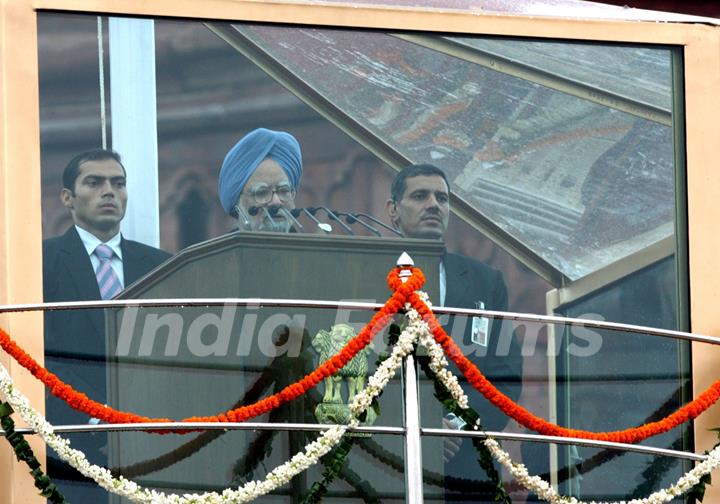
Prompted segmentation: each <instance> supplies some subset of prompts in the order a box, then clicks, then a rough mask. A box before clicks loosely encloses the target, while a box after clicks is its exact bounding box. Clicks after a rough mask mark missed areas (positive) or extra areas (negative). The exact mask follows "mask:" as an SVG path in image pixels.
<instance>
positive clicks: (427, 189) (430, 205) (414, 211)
mask: <svg viewBox="0 0 720 504" xmlns="http://www.w3.org/2000/svg"><path fill="white" fill-rule="evenodd" d="M405 182H406V187H405V192H404V193H403V195H402V197H401V198H400V201H392V200H390V201H388V214H389V215H390V220H391V221H392V223H393V225H395V226H396V227H397V228H398V229H399V230H400V231H401V232H402V234H403V235H404V236H406V237H408V238H429V239H442V237H443V235H444V234H445V230H446V229H447V226H448V216H449V214H450V198H449V192H448V186H447V184H446V183H445V180H443V178H442V177H440V176H439V175H418V176H416V177H410V178H408V179H406V180H405Z"/></svg>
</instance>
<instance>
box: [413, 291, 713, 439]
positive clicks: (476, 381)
mask: <svg viewBox="0 0 720 504" xmlns="http://www.w3.org/2000/svg"><path fill="white" fill-rule="evenodd" d="M410 302H411V304H412V306H413V307H414V308H415V309H416V310H417V311H418V312H419V313H420V315H421V316H422V317H423V318H424V319H425V322H426V323H427V324H428V326H429V327H430V331H431V332H432V334H433V336H434V337H435V340H436V341H437V342H438V343H439V344H440V345H441V346H442V347H443V350H445V353H446V354H447V356H448V357H449V358H450V359H451V360H452V361H453V362H454V363H455V365H457V367H458V369H459V370H460V371H461V372H462V373H463V374H464V375H465V377H466V378H467V379H468V382H469V383H470V384H471V385H472V386H473V387H474V388H475V390H477V391H478V392H480V393H481V394H482V395H483V396H485V398H487V400H488V401H490V402H491V403H492V404H493V405H495V406H496V407H497V408H499V409H500V410H501V411H502V412H503V413H505V414H506V415H508V416H509V417H512V418H513V419H515V420H516V421H517V422H519V423H520V424H522V425H524V426H525V427H527V428H528V429H531V430H533V431H535V432H538V433H540V434H545V435H548V436H564V437H572V438H582V439H594V440H598V441H614V442H617V443H637V442H639V441H642V440H643V439H647V438H649V437H652V436H656V435H658V434H662V433H664V432H667V431H669V430H671V429H673V428H675V427H677V426H678V425H680V424H682V423H684V422H687V421H688V420H692V419H694V418H696V417H697V416H699V415H700V414H701V413H702V412H703V411H705V410H706V409H708V408H709V407H710V406H712V405H713V404H715V403H716V402H717V400H718V399H720V380H717V381H715V383H713V384H712V385H711V386H710V387H709V388H708V389H707V390H705V391H704V392H703V393H702V394H700V395H699V396H698V397H697V398H696V399H695V400H693V401H692V402H689V403H688V404H686V405H685V406H683V407H682V408H680V409H678V410H677V411H675V412H674V413H672V414H670V415H668V416H667V417H665V418H663V419H662V420H658V421H656V422H650V423H647V424H644V425H641V426H639V427H632V428H629V429H625V430H621V431H613V432H591V431H586V430H579V429H568V428H565V427H560V426H559V425H556V424H553V423H551V422H548V421H547V420H544V419H542V418H540V417H538V416H535V415H534V414H532V413H531V412H530V411H528V410H527V409H525V408H523V407H522V406H520V405H519V404H517V403H516V402H514V401H513V400H512V399H510V398H509V397H508V396H506V395H505V394H503V393H502V392H500V391H499V390H498V389H497V388H496V387H495V386H494V385H493V384H492V383H490V381H489V380H488V379H487V378H485V376H484V375H483V374H482V372H481V371H480V370H479V369H478V368H477V366H475V364H473V363H472V362H471V361H470V360H469V359H468V358H467V357H465V356H464V355H463V353H462V351H461V350H460V348H459V347H458V346H457V345H456V344H455V342H454V341H453V340H452V338H450V336H448V334H447V333H446V332H445V330H444V329H443V328H442V326H441V325H440V323H439V322H438V320H437V319H436V318H435V315H434V314H433V312H432V310H430V308H428V306H427V305H426V304H425V303H424V302H423V301H422V299H420V297H419V296H418V295H417V294H416V293H412V294H411V295H410Z"/></svg>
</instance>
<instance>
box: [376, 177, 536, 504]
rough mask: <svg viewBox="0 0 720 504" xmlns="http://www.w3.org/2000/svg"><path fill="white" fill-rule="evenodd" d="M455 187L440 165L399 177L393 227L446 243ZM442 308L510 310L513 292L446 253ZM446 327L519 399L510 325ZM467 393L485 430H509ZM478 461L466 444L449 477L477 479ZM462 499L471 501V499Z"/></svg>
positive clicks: (493, 275) (498, 278) (490, 272)
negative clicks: (508, 296) (452, 188)
mask: <svg viewBox="0 0 720 504" xmlns="http://www.w3.org/2000/svg"><path fill="white" fill-rule="evenodd" d="M449 188H450V185H449V183H448V180H447V177H446V175H445V173H444V172H443V171H442V170H441V169H440V168H438V167H436V166H433V165H429V164H420V165H410V166H407V167H405V168H404V169H403V170H401V171H400V172H399V173H398V174H397V175H396V176H395V179H394V180H393V182H392V185H391V188H390V199H389V200H388V201H387V211H388V215H389V217H390V220H391V222H392V224H393V225H394V226H395V227H396V228H397V229H398V230H399V231H400V232H402V234H403V236H405V237H408V238H425V239H433V240H443V238H444V236H445V231H446V230H447V227H448V219H449V216H450V190H449ZM440 306H448V307H453V308H480V309H487V310H497V311H506V310H507V307H508V298H507V288H506V286H505V281H504V280H503V275H502V273H501V272H499V271H498V270H496V269H494V268H491V267H490V266H488V265H486V264H483V263H482V262H480V261H477V260H475V259H472V258H470V257H465V256H462V255H459V254H453V253H450V252H445V254H444V255H443V258H442V261H441V263H440ZM445 328H446V330H447V332H448V334H450V335H451V336H452V337H453V338H455V339H456V342H457V343H458V345H460V347H461V348H464V349H467V350H469V352H468V355H466V356H467V357H468V358H470V359H471V360H472V361H473V362H474V363H475V364H476V365H477V366H478V368H479V369H480V370H481V371H482V372H483V373H484V374H485V376H487V377H488V379H490V381H492V382H493V383H495V384H496V385H498V388H500V389H501V390H502V391H503V392H504V393H505V394H506V395H508V396H510V397H511V398H512V399H513V400H517V398H518V397H519V395H520V388H521V387H520V384H521V379H522V355H521V353H520V348H519V344H518V342H517V340H516V338H515V337H514V334H513V332H512V328H511V326H510V324H509V323H502V322H501V321H499V320H495V321H489V320H488V319H486V318H482V317H467V318H466V317H454V320H453V319H451V320H450V322H449V323H448V324H446V325H445ZM460 338H462V341H459V339H460ZM465 391H466V393H467V394H468V397H470V400H471V403H470V404H471V406H472V407H473V408H475V409H476V410H477V411H478V413H479V414H480V417H481V421H482V425H483V428H485V429H486V430H502V429H503V428H504V427H505V425H506V424H507V421H508V417H506V416H505V415H504V414H503V413H501V412H499V411H498V410H497V409H495V408H494V407H493V406H491V405H489V404H488V402H487V401H486V400H484V399H479V398H478V395H479V392H477V391H475V390H473V389H472V388H471V387H467V386H466V387H465ZM473 398H478V399H473ZM476 457H477V455H476V454H475V453H474V451H473V450H472V449H471V443H470V442H468V441H466V442H465V443H464V444H463V447H462V448H461V450H460V452H459V453H458V454H457V456H455V457H454V458H453V460H451V461H450V462H449V464H448V465H447V467H446V470H447V473H448V475H452V476H460V477H473V475H475V474H477V470H479V466H478V465H476V464H477V462H476ZM473 468H474V469H473ZM451 480H452V479H451V478H450V479H448V481H451ZM446 490H447V491H446V495H445V498H446V501H448V502H450V501H453V500H454V499H453V492H452V490H453V488H451V487H450V486H449V484H448V487H447V489H446ZM461 497H462V498H463V499H466V498H467V497H468V495H463V496H461ZM478 497H484V496H483V495H479V496H478ZM458 498H459V497H458ZM489 500H490V501H492V498H489Z"/></svg>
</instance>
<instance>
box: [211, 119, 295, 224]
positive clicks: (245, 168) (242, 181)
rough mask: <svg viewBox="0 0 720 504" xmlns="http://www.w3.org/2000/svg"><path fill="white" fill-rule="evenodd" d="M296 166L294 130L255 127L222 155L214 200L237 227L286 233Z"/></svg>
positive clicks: (293, 193) (292, 204)
mask: <svg viewBox="0 0 720 504" xmlns="http://www.w3.org/2000/svg"><path fill="white" fill-rule="evenodd" d="M302 169H303V168H302V154H301V152H300V144H299V143H298V141H297V139H295V137H294V136H292V135H291V134H290V133H286V132H284V131H273V130H269V129H266V128H257V129H255V130H253V131H251V132H250V133H248V134H247V135H245V136H244V137H242V138H241V139H240V140H239V141H238V142H237V143H236V144H235V145H234V146H233V147H232V148H231V149H230V150H229V151H228V153H227V155H226V156H225V160H224V161H223V164H222V167H221V168H220V176H219V178H218V193H219V195H220V203H221V204H222V206H223V208H224V209H225V212H226V213H227V214H228V215H230V216H232V217H235V218H237V219H238V227H239V228H240V229H241V230H247V231H275V232H282V233H287V232H288V231H290V230H291V228H292V218H291V215H290V210H292V209H294V208H295V193H296V192H297V188H298V186H299V185H300V179H301V178H302Z"/></svg>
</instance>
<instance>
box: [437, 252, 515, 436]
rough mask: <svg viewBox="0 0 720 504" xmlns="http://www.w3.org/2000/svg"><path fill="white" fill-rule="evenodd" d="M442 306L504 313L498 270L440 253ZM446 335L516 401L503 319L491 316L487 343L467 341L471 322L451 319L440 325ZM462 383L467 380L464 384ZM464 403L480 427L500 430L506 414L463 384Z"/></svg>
mask: <svg viewBox="0 0 720 504" xmlns="http://www.w3.org/2000/svg"><path fill="white" fill-rule="evenodd" d="M442 260H443V264H444V265H445V285H446V291H445V306H447V307H453V308H478V303H479V302H482V303H483V304H484V309H486V310H498V311H505V310H507V307H508V297H507V287H506V286H505V280H504V279H503V275H502V273H501V272H500V271H498V270H496V269H493V268H491V267H490V266H488V265H486V264H483V263H481V262H480V261H477V260H475V259H471V258H469V257H465V256H462V255H458V254H451V253H446V254H445V255H444V256H443V259H442ZM445 328H446V330H447V331H448V334H450V335H451V336H453V338H454V339H455V341H456V343H458V344H459V345H460V344H461V341H462V344H461V347H462V348H463V349H464V350H465V356H466V357H468V358H469V359H470V360H471V361H473V363H474V364H475V365H476V366H477V367H478V368H479V369H480V371H482V373H483V374H484V375H485V376H486V377H487V378H488V379H489V380H490V381H491V382H492V383H493V384H494V385H495V386H497V387H498V388H499V389H500V390H501V391H502V392H503V393H505V394H506V395H508V396H510V398H511V399H513V400H517V399H518V397H519V396H520V391H521V388H522V386H521V383H522V382H521V380H522V355H521V353H520V344H519V342H518V340H517V338H516V336H515V334H514V333H513V331H512V324H511V323H510V322H509V321H507V322H503V321H501V320H491V321H490V322H489V337H488V344H487V347H483V346H480V345H478V344H477V343H473V342H472V340H471V328H472V320H471V318H469V317H454V318H453V319H451V320H450V322H449V323H448V324H446V326H445ZM466 385H467V384H466ZM465 389H466V392H467V394H468V397H469V398H470V405H471V406H472V407H473V408H474V409H476V410H477V411H478V413H480V417H481V420H482V423H483V427H484V428H485V429H486V430H501V429H502V428H503V427H504V426H505V425H506V424H507V421H508V418H507V417H506V416H505V415H504V414H503V413H502V412H500V411H499V410H497V409H496V408H495V407H494V406H492V405H490V403H489V402H488V401H487V400H486V399H484V398H483V397H482V396H481V395H480V393H479V392H477V391H476V390H474V389H472V388H471V387H470V386H469V385H467V386H466V387H465Z"/></svg>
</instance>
